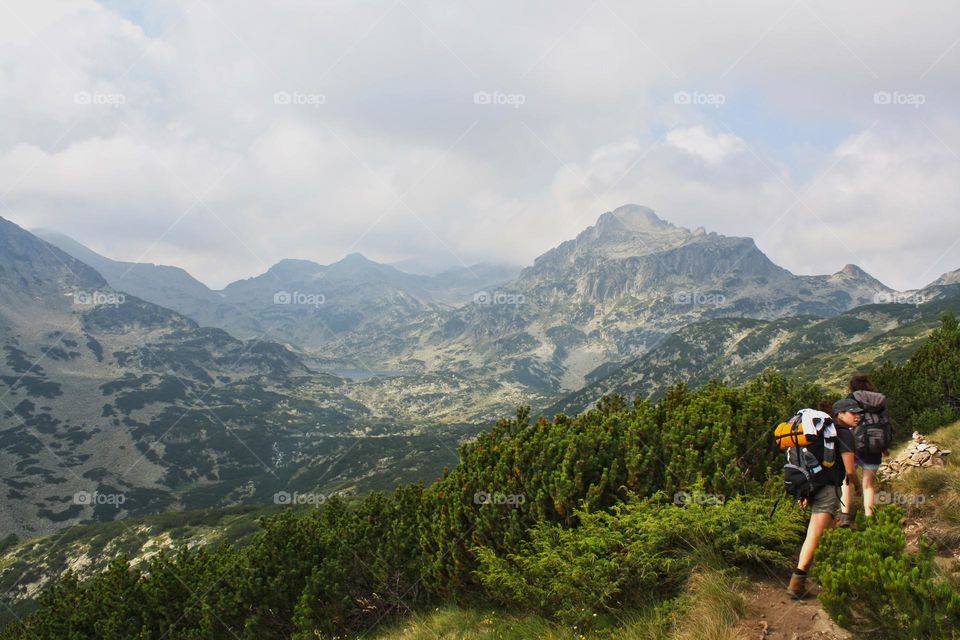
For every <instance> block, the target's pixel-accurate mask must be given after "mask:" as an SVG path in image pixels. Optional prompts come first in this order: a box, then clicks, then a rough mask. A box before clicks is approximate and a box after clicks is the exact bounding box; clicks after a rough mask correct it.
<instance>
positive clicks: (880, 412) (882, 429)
mask: <svg viewBox="0 0 960 640" xmlns="http://www.w3.org/2000/svg"><path fill="white" fill-rule="evenodd" d="M850 398H853V399H854V400H856V401H857V404H859V405H860V407H861V408H862V409H863V417H862V418H861V419H860V424H859V425H858V426H857V427H856V428H855V429H854V430H853V444H854V446H855V447H856V450H857V453H883V452H884V451H887V450H889V449H890V441H891V440H892V439H893V428H892V427H891V426H890V414H889V412H888V411H887V407H886V404H883V405H880V406H875V405H870V404H866V403H864V402H861V401H860V400H858V399H857V398H856V397H854V396H853V395H852V394H851V395H850Z"/></svg>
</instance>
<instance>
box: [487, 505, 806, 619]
mask: <svg viewBox="0 0 960 640" xmlns="http://www.w3.org/2000/svg"><path fill="white" fill-rule="evenodd" d="M694 497H695V498H696V497H697V496H696V495H695V496H694ZM695 502H701V500H695ZM771 504H772V502H771V501H769V500H766V499H759V498H755V499H749V500H748V499H742V498H737V499H734V500H730V501H727V502H726V503H724V504H717V505H702V504H690V505H687V506H676V505H674V504H671V503H670V502H668V501H667V500H666V498H665V496H663V495H662V494H660V495H657V496H654V497H652V498H649V499H644V500H633V501H631V502H629V503H627V504H624V505H621V506H618V507H615V508H614V509H613V510H612V511H611V512H597V513H586V512H581V513H579V514H578V515H579V518H580V526H579V527H577V528H574V529H569V528H564V527H562V526H559V525H556V524H546V523H544V524H539V525H537V526H536V527H534V529H533V531H532V536H531V540H530V542H529V543H527V544H525V545H523V547H522V548H521V550H519V551H518V552H515V553H509V554H506V555H505V556H499V555H497V554H496V553H495V552H494V551H493V550H492V549H490V548H483V547H481V548H478V549H476V553H477V555H478V557H479V560H480V568H479V570H478V571H477V573H478V576H479V578H480V581H481V582H482V583H483V585H484V587H485V588H486V591H487V593H488V594H489V595H490V596H491V597H492V598H493V599H494V600H496V601H498V602H500V603H501V604H504V605H506V606H510V607H519V608H521V609H522V610H525V611H529V612H533V613H538V614H541V615H546V616H550V617H553V618H556V619H559V620H560V621H562V622H565V623H568V624H577V625H584V624H585V623H588V622H591V621H594V620H595V619H598V620H599V621H601V622H602V621H603V620H605V618H606V616H616V615H618V614H620V613H621V612H623V611H625V610H630V609H634V608H636V607H638V606H640V605H641V604H643V603H650V602H656V601H658V600H664V599H666V598H669V597H673V596H675V595H676V594H677V593H678V592H679V590H680V588H681V587H682V585H683V584H684V583H685V582H686V581H687V579H688V578H689V576H690V572H691V570H692V569H693V568H694V567H695V566H697V565H698V564H699V563H701V562H702V561H703V560H707V561H708V563H709V562H710V561H713V562H716V561H719V564H720V565H722V566H731V565H733V566H739V567H745V568H751V567H752V568H759V567H769V568H773V567H776V568H781V569H786V568H788V567H789V566H790V557H791V555H792V554H793V553H794V552H795V551H796V548H797V547H798V546H799V544H800V541H801V539H802V537H803V533H804V529H805V519H804V515H803V513H802V512H801V511H800V510H798V509H795V508H792V507H786V508H782V509H780V510H778V511H777V512H776V513H775V516H774V517H772V518H771V517H770V507H771Z"/></svg>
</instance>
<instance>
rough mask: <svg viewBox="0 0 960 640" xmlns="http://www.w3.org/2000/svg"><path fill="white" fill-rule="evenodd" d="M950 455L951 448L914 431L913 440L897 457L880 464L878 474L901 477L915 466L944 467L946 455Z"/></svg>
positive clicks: (888, 478) (890, 478)
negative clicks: (945, 447) (941, 445)
mask: <svg viewBox="0 0 960 640" xmlns="http://www.w3.org/2000/svg"><path fill="white" fill-rule="evenodd" d="M948 455H950V450H949V449H941V448H940V447H939V446H937V445H936V444H934V443H932V442H927V439H926V438H925V437H923V436H922V435H920V434H919V433H917V432H916V431H914V432H913V440H912V441H911V442H910V444H909V445H907V448H906V449H904V450H903V451H901V452H900V453H899V454H898V455H897V457H896V458H894V459H893V460H890V461H889V462H884V463H883V464H881V465H880V471H879V472H878V474H879V475H880V477H881V478H883V479H884V480H893V479H895V478H898V477H900V476H901V475H902V474H904V473H906V472H907V471H909V470H910V469H912V468H914V467H942V466H943V464H944V457H946V456H948Z"/></svg>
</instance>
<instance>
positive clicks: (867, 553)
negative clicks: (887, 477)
mask: <svg viewBox="0 0 960 640" xmlns="http://www.w3.org/2000/svg"><path fill="white" fill-rule="evenodd" d="M902 518H903V511H902V510H901V509H900V508H898V507H894V506H887V507H880V508H878V509H877V510H876V512H875V513H874V515H873V517H872V518H864V517H863V516H862V515H861V516H860V517H859V518H858V520H857V523H856V526H855V527H853V528H850V529H836V530H834V531H831V532H829V533H828V534H827V535H825V536H824V537H823V539H822V540H821V542H820V546H819V547H818V549H817V553H816V562H815V564H814V567H815V571H816V575H817V577H818V578H819V580H820V582H821V584H822V585H823V588H824V592H823V593H822V594H821V596H820V600H821V602H822V603H823V608H824V609H825V610H826V611H827V613H829V614H830V616H831V617H832V618H833V619H834V620H836V622H837V624H839V625H840V626H842V627H845V628H847V629H850V630H851V631H854V632H858V633H864V634H869V635H871V636H873V637H878V638H891V639H893V640H897V639H903V640H913V639H916V638H957V637H960V593H958V592H957V590H956V589H955V588H954V587H953V586H952V585H951V584H950V582H949V581H948V580H947V578H946V577H945V576H941V575H940V574H939V572H938V570H937V567H936V564H935V562H934V559H933V549H932V548H931V547H930V546H929V545H927V544H923V543H922V544H921V545H920V550H919V551H918V552H909V551H907V550H906V537H905V535H904V533H903V527H902V523H901V521H902Z"/></svg>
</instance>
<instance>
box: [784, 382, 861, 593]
mask: <svg viewBox="0 0 960 640" xmlns="http://www.w3.org/2000/svg"><path fill="white" fill-rule="evenodd" d="M824 408H826V409H832V413H833V415H831V413H830V412H827V411H823V409H824ZM862 411H863V410H862V409H861V408H860V406H859V404H857V403H856V401H853V400H847V399H844V400H840V401H838V402H836V403H835V404H834V405H833V406H832V407H830V406H829V405H827V406H823V405H821V409H801V410H800V411H799V412H797V414H796V415H795V416H793V418H791V419H790V420H788V421H787V422H782V423H780V424H779V425H778V426H777V428H776V429H775V431H774V440H775V441H776V442H777V444H778V445H779V447H780V450H781V451H783V452H784V454H785V456H786V464H784V466H783V479H784V485H785V488H786V491H787V494H789V495H790V496H791V497H793V498H794V499H795V500H797V501H798V502H799V504H800V506H801V507H803V508H807V507H810V508H811V510H812V513H811V515H810V523H809V524H808V525H807V536H806V539H804V541H803V546H802V547H801V549H800V557H799V559H798V561H797V568H796V569H794V571H793V575H791V576H790V584H789V586H788V587H787V592H788V593H789V594H790V595H791V596H793V597H794V598H797V599H801V598H803V597H805V596H806V595H807V585H806V583H807V570H808V569H809V568H810V565H811V564H813V553H814V551H816V549H817V545H818V544H819V543H820V537H821V536H822V535H823V532H824V531H826V530H827V529H830V528H833V526H834V525H835V522H836V518H837V514H838V512H839V508H840V495H841V490H840V487H841V484H842V482H844V481H846V482H847V483H849V484H850V485H851V486H853V487H855V488H856V490H857V493H858V494H859V493H860V482H859V479H858V478H857V468H856V466H855V454H854V444H853V433H852V432H851V431H850V429H849V428H844V427H840V428H838V427H837V424H836V423H835V422H834V416H836V418H837V421H838V422H840V423H841V424H844V425H846V424H849V423H853V422H854V421H855V420H856V419H857V418H855V417H853V416H852V415H851V414H856V413H859V412H862Z"/></svg>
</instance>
